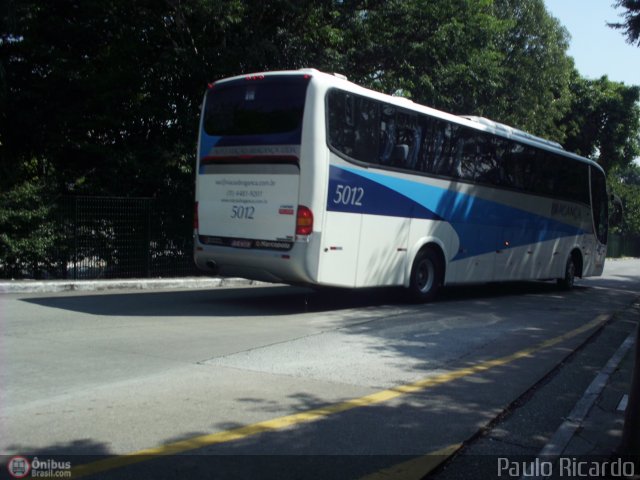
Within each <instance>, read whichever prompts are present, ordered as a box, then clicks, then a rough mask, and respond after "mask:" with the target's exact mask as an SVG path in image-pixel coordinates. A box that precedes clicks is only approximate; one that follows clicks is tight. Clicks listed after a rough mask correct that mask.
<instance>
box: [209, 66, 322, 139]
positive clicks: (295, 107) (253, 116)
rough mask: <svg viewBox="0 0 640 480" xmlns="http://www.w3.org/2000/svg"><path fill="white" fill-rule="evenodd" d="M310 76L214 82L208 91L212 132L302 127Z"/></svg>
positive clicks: (256, 132) (265, 131)
mask: <svg viewBox="0 0 640 480" xmlns="http://www.w3.org/2000/svg"><path fill="white" fill-rule="evenodd" d="M308 83H309V78H308V77H306V78H305V77H304V76H291V75H288V76H265V77H261V78H259V79H247V80H239V81H234V82H232V83H223V84H221V85H215V86H214V87H213V88H212V89H211V90H209V92H208V93H207V99H206V104H205V111H204V121H203V127H204V131H205V132H206V133H207V134H209V135H214V136H227V135H271V134H282V133H289V132H294V131H297V130H300V127H301V124H302V113H303V111H304V101H305V96H306V91H307V85H308Z"/></svg>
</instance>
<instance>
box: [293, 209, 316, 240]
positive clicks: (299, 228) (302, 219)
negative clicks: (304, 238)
mask: <svg viewBox="0 0 640 480" xmlns="http://www.w3.org/2000/svg"><path fill="white" fill-rule="evenodd" d="M311 232H313V212H311V210H310V209H309V208H308V207H305V206H304V205H298V215H297V217H296V235H310V234H311Z"/></svg>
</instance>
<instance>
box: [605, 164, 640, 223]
mask: <svg viewBox="0 0 640 480" xmlns="http://www.w3.org/2000/svg"><path fill="white" fill-rule="evenodd" d="M608 183H609V191H610V192H611V193H613V194H614V195H616V196H618V197H619V198H620V200H621V201H622V221H621V222H620V224H619V225H615V226H614V227H613V229H612V230H613V231H614V232H615V233H620V234H631V235H640V166H639V165H637V164H635V163H630V164H628V165H625V166H623V167H620V166H617V167H615V168H614V169H613V170H612V171H611V172H610V175H609V182H608Z"/></svg>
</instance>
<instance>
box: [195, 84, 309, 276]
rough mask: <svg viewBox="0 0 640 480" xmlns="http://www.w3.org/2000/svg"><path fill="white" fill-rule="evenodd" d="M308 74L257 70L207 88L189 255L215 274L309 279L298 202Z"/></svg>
mask: <svg viewBox="0 0 640 480" xmlns="http://www.w3.org/2000/svg"><path fill="white" fill-rule="evenodd" d="M309 82H310V75H308V74H303V73H296V74H292V73H282V74H258V75H248V76H242V77H234V78H231V79H227V80H222V81H219V82H216V83H214V84H212V85H210V86H209V89H208V91H207V92H206V94H205V98H204V102H203V106H202V115H201V123H200V135H199V141H198V164H197V172H196V202H195V212H194V217H195V218H194V236H195V238H194V260H195V263H196V265H197V266H198V268H200V269H201V270H203V271H205V272H207V273H209V274H212V275H221V276H227V277H228V276H238V277H243V278H249V279H253V280H261V281H268V282H285V283H309V282H310V281H311V280H310V278H309V274H308V272H307V270H308V269H307V268H306V266H305V255H306V250H307V248H308V243H309V237H310V236H311V234H312V232H313V213H312V211H311V209H310V208H308V207H307V206H305V205H301V204H300V200H299V198H300V196H299V190H300V168H301V138H302V128H303V114H304V106H305V100H306V92H307V88H308V85H309Z"/></svg>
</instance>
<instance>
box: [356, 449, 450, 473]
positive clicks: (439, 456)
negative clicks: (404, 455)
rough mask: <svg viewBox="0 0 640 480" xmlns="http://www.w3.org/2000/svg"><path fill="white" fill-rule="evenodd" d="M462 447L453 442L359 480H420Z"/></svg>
mask: <svg viewBox="0 0 640 480" xmlns="http://www.w3.org/2000/svg"><path fill="white" fill-rule="evenodd" d="M461 447H462V444H461V443H455V444H453V445H449V446H448V447H445V448H441V449H440V450H435V451H433V452H431V453H428V454H427V455H422V456H420V457H417V458H412V459H411V460H408V461H406V462H402V463H398V464H397V465H393V466H391V467H389V468H385V469H383V470H379V471H377V472H374V473H372V474H371V475H367V476H364V477H361V478H360V480H420V479H422V478H424V476H425V475H427V474H428V473H430V472H431V471H433V470H435V468H436V467H437V466H439V465H440V464H441V463H442V462H444V461H445V460H446V459H447V458H449V457H450V456H451V455H453V454H454V453H456V452H457V451H458V449H460V448H461Z"/></svg>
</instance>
